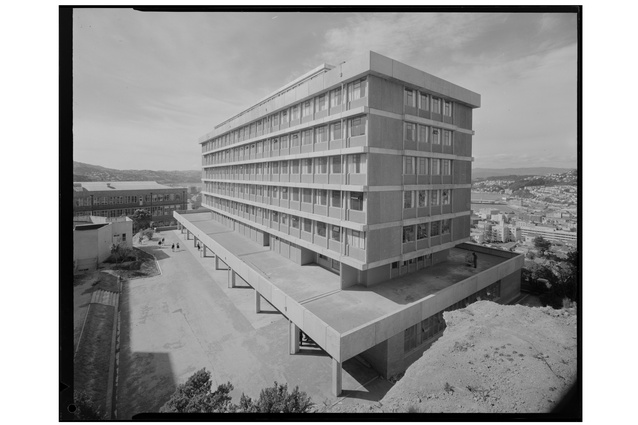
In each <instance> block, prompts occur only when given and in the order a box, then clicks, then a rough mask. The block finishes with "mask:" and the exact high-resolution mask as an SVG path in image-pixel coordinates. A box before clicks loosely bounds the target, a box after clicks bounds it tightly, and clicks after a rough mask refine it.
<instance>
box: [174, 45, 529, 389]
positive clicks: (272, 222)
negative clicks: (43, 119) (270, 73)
mask: <svg viewBox="0 0 638 425" xmlns="http://www.w3.org/2000/svg"><path fill="white" fill-rule="evenodd" d="M480 100H481V99H480V95H478V94H477V93H474V92H472V91H470V90H467V89H465V88H462V87H460V86H458V85H455V84H452V83H450V82H448V81H445V80H442V79H441V78H438V77H435V76H433V75H430V74H427V73H425V72H423V71H420V70H418V69H415V68H412V67H410V66H408V65H405V64H403V63H400V62H397V61H395V60H392V59H390V58H387V57H384V56H382V55H379V54H377V53H374V52H367V53H365V54H363V55H362V56H360V57H357V58H354V59H352V60H350V61H347V62H343V63H341V64H339V65H337V66H332V65H327V64H323V65H321V66H319V67H317V68H315V69H314V70H312V71H310V72H309V73H307V74H305V75H303V76H302V77H300V78H298V79H296V80H295V81H292V82H291V83H289V84H287V85H285V86H284V87H282V88H281V89H279V90H277V91H276V92H275V93H273V94H272V95H270V96H268V97H266V98H265V99H263V100H261V101H260V102H257V103H256V104H255V105H254V106H251V107H250V108H248V109H246V110H245V111H243V112H241V113H240V114H238V115H236V116H234V117H232V118H230V119H228V120H226V121H224V122H222V123H220V124H219V125H217V126H216V127H215V128H214V130H213V131H212V132H211V133H209V134H206V135H205V136H203V137H202V138H201V140H200V143H201V147H202V167H203V171H202V180H203V182H204V191H203V206H204V207H205V208H207V209H208V210H209V212H204V213H202V212H197V213H193V214H188V213H185V212H182V213H178V212H174V213H173V215H174V217H175V218H176V220H177V221H178V223H179V225H180V227H181V228H182V231H183V232H185V237H186V238H189V239H190V237H191V236H193V241H194V242H193V243H196V242H201V243H202V244H203V245H204V247H205V252H207V253H208V254H207V255H209V256H210V257H211V260H212V257H215V258H214V260H212V261H215V262H216V264H217V265H218V266H219V267H224V268H228V270H229V285H230V286H233V285H234V284H235V282H236V281H237V279H238V278H241V280H243V281H245V282H246V283H247V284H248V285H250V286H252V287H253V288H254V289H255V296H256V298H255V300H256V308H257V309H259V303H260V302H261V299H262V298H263V299H265V300H267V301H268V302H269V303H270V304H272V305H273V306H274V307H275V308H277V309H278V310H279V311H280V312H281V313H282V314H283V315H285V316H286V317H287V318H288V320H289V321H290V329H291V330H290V352H291V354H294V353H297V352H298V351H299V332H298V331H299V329H301V330H303V332H304V333H306V334H307V335H309V336H310V337H311V338H312V339H313V340H314V341H315V342H316V343H317V344H318V345H319V346H320V347H321V348H323V349H324V350H325V351H326V352H327V353H329V354H330V355H331V356H332V358H333V392H334V394H335V395H338V394H340V393H341V391H342V385H341V382H342V381H341V373H342V363H343V362H344V361H347V360H348V359H350V358H352V357H354V356H357V355H361V357H363V358H364V359H366V360H367V361H368V362H369V363H370V364H371V365H373V367H374V368H375V369H377V370H378V371H379V373H380V374H382V375H383V376H386V377H390V376H393V375H396V374H398V373H400V372H402V371H404V370H405V369H406V368H407V367H408V366H409V364H411V363H412V362H413V361H414V360H416V359H417V358H418V357H419V356H420V355H421V354H422V353H423V351H424V350H425V349H426V348H427V347H428V346H429V345H430V344H431V343H432V342H433V341H434V340H436V338H438V336H440V334H441V333H442V331H443V329H444V328H445V324H444V322H443V320H442V312H443V311H445V310H449V309H454V308H462V307H464V306H465V305H467V304H468V303H469V302H473V301H474V300H476V299H479V298H480V299H493V300H496V301H499V302H507V301H510V300H512V299H513V298H515V297H516V296H518V294H519V292H520V268H521V266H522V262H523V260H522V257H521V256H520V255H516V254H512V253H508V252H503V251H499V250H493V249H487V248H484V247H479V246H475V245H472V244H468V243H467V242H468V241H469V240H470V187H471V161H472V135H473V134H474V132H473V130H472V111H473V109H475V108H478V107H480ZM472 253H474V254H476V255H477V258H478V261H477V263H476V264H473V262H472V261H469V259H471V258H472Z"/></svg>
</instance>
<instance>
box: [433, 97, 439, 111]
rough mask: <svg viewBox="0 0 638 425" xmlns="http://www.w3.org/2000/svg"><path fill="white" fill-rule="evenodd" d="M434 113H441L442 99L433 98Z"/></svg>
mask: <svg viewBox="0 0 638 425" xmlns="http://www.w3.org/2000/svg"><path fill="white" fill-rule="evenodd" d="M432 112H434V113H435V114H440V113H441V99H439V98H438V97H433V98H432Z"/></svg>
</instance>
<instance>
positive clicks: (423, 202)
mask: <svg viewBox="0 0 638 425" xmlns="http://www.w3.org/2000/svg"><path fill="white" fill-rule="evenodd" d="M417 194H418V206H419V208H423V207H427V206H428V192H427V190H419V191H417Z"/></svg>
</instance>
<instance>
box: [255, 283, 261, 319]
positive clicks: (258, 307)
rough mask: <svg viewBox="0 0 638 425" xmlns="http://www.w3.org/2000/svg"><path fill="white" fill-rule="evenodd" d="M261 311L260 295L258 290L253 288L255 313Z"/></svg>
mask: <svg viewBox="0 0 638 425" xmlns="http://www.w3.org/2000/svg"><path fill="white" fill-rule="evenodd" d="M260 312H261V295H259V292H258V291H257V290H256V289H255V313H260Z"/></svg>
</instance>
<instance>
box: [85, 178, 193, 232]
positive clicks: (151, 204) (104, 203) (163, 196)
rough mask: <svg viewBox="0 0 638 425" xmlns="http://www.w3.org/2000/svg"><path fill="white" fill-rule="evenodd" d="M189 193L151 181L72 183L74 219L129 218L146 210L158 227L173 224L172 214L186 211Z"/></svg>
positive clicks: (186, 190)
mask: <svg viewBox="0 0 638 425" xmlns="http://www.w3.org/2000/svg"><path fill="white" fill-rule="evenodd" d="M187 200H188V189H187V188H185V187H169V186H165V185H162V184H159V183H156V182H153V181H140V182H119V181H118V182H75V183H73V215H74V217H81V216H90V215H92V216H99V217H107V218H115V217H122V216H131V215H133V214H134V213H135V210H137V209H139V208H145V209H147V210H148V211H149V212H152V215H153V221H154V222H155V223H157V224H158V225H164V224H169V223H170V222H171V221H173V211H176V210H185V209H186V208H187Z"/></svg>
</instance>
